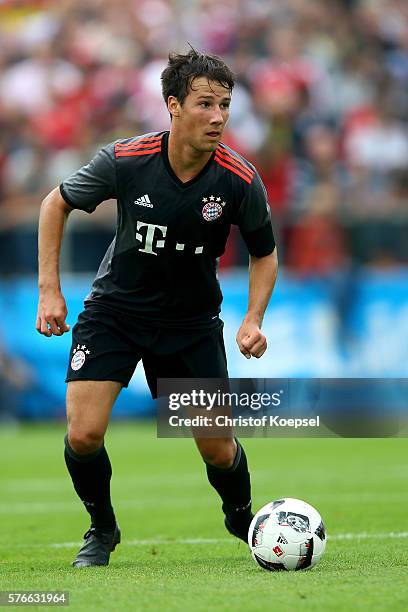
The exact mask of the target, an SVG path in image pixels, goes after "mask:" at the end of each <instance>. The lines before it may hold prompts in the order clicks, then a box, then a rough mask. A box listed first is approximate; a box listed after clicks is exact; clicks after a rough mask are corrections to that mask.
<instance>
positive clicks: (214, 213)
mask: <svg viewBox="0 0 408 612" xmlns="http://www.w3.org/2000/svg"><path fill="white" fill-rule="evenodd" d="M203 203H204V206H203V210H202V211H201V212H202V214H203V217H204V219H205V220H206V221H215V220H216V219H218V218H219V217H221V215H222V209H223V207H224V206H225V202H224V201H222V200H221V198H220V197H219V196H217V197H215V196H213V195H210V196H209V197H208V198H203Z"/></svg>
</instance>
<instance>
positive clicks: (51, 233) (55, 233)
mask: <svg viewBox="0 0 408 612" xmlns="http://www.w3.org/2000/svg"><path fill="white" fill-rule="evenodd" d="M116 192H117V187H116V169H115V152H114V143H111V144H109V145H106V146H105V147H103V148H102V149H101V150H100V151H99V152H98V153H97V154H96V155H95V157H94V158H93V159H92V160H91V161H90V162H89V164H86V166H83V167H82V168H80V169H79V170H77V171H76V172H74V173H73V174H71V176H69V177H68V178H66V179H65V180H64V181H63V182H62V183H61V185H60V186H59V187H56V188H55V189H54V190H53V191H51V193H49V194H48V195H47V197H46V198H45V200H44V201H43V203H42V204H41V212H40V224H39V232H38V267H39V278H38V285H39V290H40V296H39V304H38V314H37V324H36V328H37V331H38V332H39V333H40V334H43V335H44V336H48V337H49V336H52V335H53V334H54V335H55V336H62V334H63V333H65V332H67V331H69V326H68V325H66V323H65V319H66V316H67V306H66V303H65V299H64V296H63V295H62V292H61V284H60V276H59V256H60V251H61V242H62V235H63V231H64V225H65V221H66V220H67V218H68V215H69V213H70V212H71V210H73V209H74V208H75V209H78V210H82V211H84V212H87V213H92V212H93V211H94V210H95V208H96V207H97V206H99V204H101V203H102V202H104V201H105V200H108V199H110V198H115V197H116Z"/></svg>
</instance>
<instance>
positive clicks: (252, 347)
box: [236, 321, 268, 359]
mask: <svg viewBox="0 0 408 612" xmlns="http://www.w3.org/2000/svg"><path fill="white" fill-rule="evenodd" d="M236 340H237V344H238V347H239V350H240V351H241V353H242V354H243V355H244V356H245V357H246V358H247V359H251V357H256V358H257V359H259V357H262V355H263V354H264V352H265V351H266V349H267V346H268V345H267V342H266V338H265V336H264V335H263V333H262V332H261V329H260V327H259V325H257V324H256V323H252V322H247V321H244V322H243V323H242V325H241V327H240V328H239V330H238V333H237V338H236Z"/></svg>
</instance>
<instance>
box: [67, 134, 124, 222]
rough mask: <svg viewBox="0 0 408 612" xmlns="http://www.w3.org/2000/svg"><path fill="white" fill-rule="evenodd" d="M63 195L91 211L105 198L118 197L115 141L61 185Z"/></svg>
mask: <svg viewBox="0 0 408 612" xmlns="http://www.w3.org/2000/svg"><path fill="white" fill-rule="evenodd" d="M60 191H61V195H62V197H63V198H64V200H65V201H66V202H67V204H69V205H70V206H72V208H78V209H80V210H84V211H85V212H88V213H91V212H93V211H94V210H95V208H96V207H97V206H98V205H99V204H101V203H102V202H103V201H104V200H109V199H110V198H116V197H117V195H116V194H117V189H116V168H115V152H114V143H111V144H109V145H107V146H106V147H104V148H103V149H101V150H100V151H99V152H98V153H97V154H96V155H95V157H94V158H93V159H92V160H91V161H90V162H89V164H87V165H86V166H83V167H82V168H80V169H79V170H77V171H76V172H74V173H73V174H71V176H69V177H68V178H66V179H65V180H64V181H63V182H62V183H61V185H60Z"/></svg>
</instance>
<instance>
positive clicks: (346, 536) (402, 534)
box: [24, 531, 408, 548]
mask: <svg viewBox="0 0 408 612" xmlns="http://www.w3.org/2000/svg"><path fill="white" fill-rule="evenodd" d="M389 538H392V539H400V538H408V531H399V532H397V531H389V532H384V533H369V532H366V531H363V532H361V533H335V534H333V535H328V536H327V539H328V540H332V541H341V540H386V539H389ZM81 543H82V542H56V543H51V544H32V545H29V544H27V545H25V546H24V547H27V548H30V547H31V548H32V547H35V548H75V547H77V546H80V545H81ZM123 544H125V545H126V546H163V545H177V544H181V545H193V546H194V545H197V544H201V545H204V544H237V540H235V539H234V538H180V539H174V540H171V539H169V538H152V539H147V540H128V541H126V540H125V541H124V542H123Z"/></svg>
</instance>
